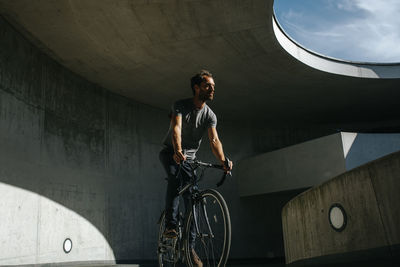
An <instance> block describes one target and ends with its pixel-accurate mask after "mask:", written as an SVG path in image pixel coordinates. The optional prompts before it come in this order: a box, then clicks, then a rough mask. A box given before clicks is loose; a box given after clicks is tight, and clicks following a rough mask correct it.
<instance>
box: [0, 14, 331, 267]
mask: <svg viewBox="0 0 400 267" xmlns="http://www.w3.org/2000/svg"><path fill="white" fill-rule="evenodd" d="M189 94H190V89H189ZM167 113H168V112H167V111H164V110H158V109H155V108H152V107H149V106H146V105H143V104H140V103H137V102H135V101H133V100H130V99H127V98H124V97H121V96H118V95H116V94H113V93H110V92H108V91H107V90H105V89H104V88H101V87H99V86H97V85H95V84H92V83H89V82H87V81H86V80H84V79H82V78H80V77H79V76H77V75H75V74H73V73H71V72H70V71H68V70H67V69H65V68H64V67H63V66H61V65H60V64H58V63H56V62H55V61H53V60H52V59H50V58H49V57H48V56H46V55H44V54H43V53H41V52H40V51H39V50H38V49H37V48H36V47H34V46H32V45H31V44H30V43H29V42H27V41H26V40H25V39H24V38H22V37H21V36H20V34H18V33H17V32H16V31H15V30H14V29H13V28H11V27H10V26H9V24H8V23H7V22H6V21H4V20H3V19H2V18H0V148H1V149H0V199H1V202H0V217H1V218H2V227H1V228H0V240H1V242H0V251H2V253H1V254H0V264H29V263H45V262H71V261H114V260H117V261H123V260H149V259H150V260H154V259H155V257H156V237H157V225H156V222H157V219H158V216H159V214H160V212H161V210H162V209H163V205H164V195H165V181H164V180H163V178H164V177H165V174H164V171H163V170H162V167H161V165H160V164H159V162H158V152H159V150H160V149H161V140H162V138H163V136H164V134H165V132H166V130H167V128H168V125H169V121H168V118H167ZM218 129H219V133H220V137H221V139H222V141H223V144H224V148H225V150H226V151H227V153H228V155H229V156H230V157H231V158H232V159H233V160H234V161H235V162H237V161H239V160H241V159H243V158H247V157H250V156H254V155H256V154H258V153H262V152H268V151H271V150H273V149H277V148H281V147H284V146H288V145H292V144H295V143H298V142H302V141H306V140H309V139H312V138H315V137H319V136H321V135H324V134H326V133H327V131H326V130H318V129H315V130H310V129H309V128H304V129H297V128H292V127H290V126H287V125H286V126H279V127H275V128H271V127H270V128H268V127H264V128H262V127H259V126H253V125H245V123H244V122H243V125H240V127H238V122H229V121H225V122H224V121H223V120H221V121H220V122H219V126H218ZM207 143H208V142H207V141H206V140H205V141H204V142H203V146H202V148H201V151H200V152H199V157H200V158H202V159H204V160H210V161H211V160H213V157H212V155H211V153H210V152H209V147H208V144H207ZM219 177H220V173H219V172H217V171H210V172H209V180H206V181H204V185H203V187H206V186H208V185H212V186H214V185H215V181H216V180H217V179H218V178H219ZM219 190H220V191H221V192H222V194H223V195H224V196H225V197H226V200H227V202H228V203H229V207H230V211H231V216H232V225H233V239H232V248H231V258H236V259H237V258H265V257H283V255H284V251H283V239H282V228H281V217H280V211H281V208H282V207H283V205H284V204H285V203H286V202H287V201H288V200H289V199H291V198H292V197H294V196H295V195H296V194H298V193H299V192H300V191H301V190H300V191H290V192H281V193H277V194H269V195H259V196H254V197H245V198H240V197H239V194H238V184H237V178H236V176H235V172H234V177H233V178H232V179H230V180H229V181H227V183H226V184H225V185H224V186H223V187H222V188H220V189H219ZM260 202H262V203H263V205H264V206H265V207H268V212H260V209H259V205H260ZM65 238H71V239H72V241H73V248H72V251H71V252H70V253H69V254H65V253H64V252H63V249H62V243H63V241H64V240H65Z"/></svg>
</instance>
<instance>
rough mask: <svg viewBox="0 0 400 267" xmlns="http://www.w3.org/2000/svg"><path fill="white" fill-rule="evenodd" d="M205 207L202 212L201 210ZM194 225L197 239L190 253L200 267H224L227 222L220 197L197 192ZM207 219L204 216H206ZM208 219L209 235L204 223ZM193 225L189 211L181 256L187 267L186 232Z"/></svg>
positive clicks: (190, 262) (212, 192) (228, 237)
mask: <svg viewBox="0 0 400 267" xmlns="http://www.w3.org/2000/svg"><path fill="white" fill-rule="evenodd" d="M203 206H204V207H205V211H206V212H204V210H203ZM196 210H197V212H196V213H198V214H197V221H198V227H199V232H200V236H197V237H196V241H195V246H194V250H195V251H196V253H197V255H198V256H199V258H200V260H201V261H202V262H203V266H204V267H210V266H213V267H214V266H218V267H222V266H225V265H226V261H227V260H228V256H229V251H230V245H231V221H230V216H229V210H228V206H227V205H226V202H225V200H224V198H223V197H222V195H221V194H220V193H219V192H217V191H216V190H213V189H207V190H204V191H202V192H200V201H199V202H198V207H197V209H196ZM206 215H207V216H206ZM206 217H207V218H208V221H209V224H210V228H211V232H212V234H213V236H212V235H211V234H210V232H209V228H208V225H207V222H206ZM193 223H194V217H193V211H190V213H189V214H188V216H187V218H186V221H185V231H184V232H185V240H184V247H185V256H186V263H187V266H189V267H191V266H193V265H194V264H193V260H192V257H191V245H190V239H189V237H190V235H191V233H190V231H191V230H190V229H191V227H192V224H193Z"/></svg>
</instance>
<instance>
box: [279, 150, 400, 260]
mask: <svg viewBox="0 0 400 267" xmlns="http://www.w3.org/2000/svg"><path fill="white" fill-rule="evenodd" d="M399 174H400V153H399V152H397V153H394V154H391V155H389V156H386V157H384V158H381V159H378V160H376V161H374V162H371V163H369V164H366V165H363V166H361V167H358V168H356V169H353V170H351V171H348V172H346V173H344V174H342V175H340V176H338V177H336V178H334V179H332V180H330V181H328V182H326V183H324V184H322V185H320V186H318V187H315V188H313V189H310V190H308V191H307V192H304V193H303V194H301V195H300V196H297V197H296V198H294V199H293V200H291V201H290V202H289V203H288V204H287V205H286V206H285V207H284V209H283V212H282V221H283V231H284V240H285V254H286V262H287V263H295V262H297V263H300V262H303V263H307V262H308V263H309V264H310V263H311V262H314V263H316V262H319V263H321V262H324V263H329V262H332V261H347V262H348V261H355V260H361V259H362V260H368V259H376V258H383V259H395V258H396V257H397V258H399V251H400V250H399V245H400V231H399V225H400V204H399V203H400V195H399V194H398V192H399V189H400V179H399V178H400V177H399ZM336 203H339V204H340V205H341V206H342V207H343V208H344V210H345V213H346V214H347V224H346V227H345V228H344V229H343V230H342V231H335V230H334V229H333V228H332V227H331V226H330V222H329V219H328V217H329V215H328V213H329V209H330V207H331V205H333V204H336Z"/></svg>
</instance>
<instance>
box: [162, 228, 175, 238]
mask: <svg viewBox="0 0 400 267" xmlns="http://www.w3.org/2000/svg"><path fill="white" fill-rule="evenodd" d="M163 236H164V237H165V238H177V237H178V233H177V232H176V230H175V229H165V231H164V233H163Z"/></svg>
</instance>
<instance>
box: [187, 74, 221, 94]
mask: <svg viewBox="0 0 400 267" xmlns="http://www.w3.org/2000/svg"><path fill="white" fill-rule="evenodd" d="M190 83H191V86H192V91H193V95H194V96H196V95H197V96H198V97H199V99H200V100H202V101H207V100H213V99H214V88H215V83H214V79H213V77H212V74H211V73H210V72H209V71H207V70H201V71H200V72H199V73H197V74H196V75H195V76H193V77H192V78H191V79H190Z"/></svg>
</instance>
